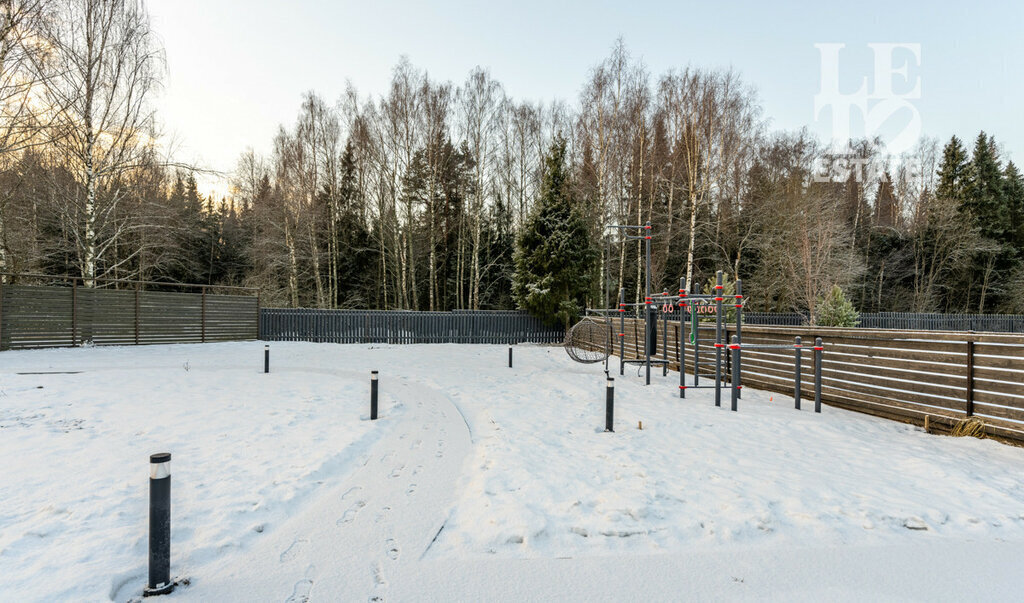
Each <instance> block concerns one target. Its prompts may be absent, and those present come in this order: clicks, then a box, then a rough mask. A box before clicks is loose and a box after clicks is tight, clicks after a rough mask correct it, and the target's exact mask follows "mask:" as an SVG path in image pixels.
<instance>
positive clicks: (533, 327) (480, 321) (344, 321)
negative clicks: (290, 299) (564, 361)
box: [260, 308, 565, 344]
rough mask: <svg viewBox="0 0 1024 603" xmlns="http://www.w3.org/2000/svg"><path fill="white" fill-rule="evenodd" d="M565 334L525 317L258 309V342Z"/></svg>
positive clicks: (535, 338)
mask: <svg viewBox="0 0 1024 603" xmlns="http://www.w3.org/2000/svg"><path fill="white" fill-rule="evenodd" d="M564 338H565V332H564V331H562V330H561V329H553V328H551V327H549V326H547V325H545V324H544V323H543V322H541V321H540V320H538V319H536V318H534V317H532V316H530V315H529V314H527V313H525V312H516V311H505V310H497V311H487V310H483V311H453V312H411V311H395V310H390V311H385V310H316V309H310V308H262V309H261V310H260V339H262V340H265V341H313V342H324V343H392V344H403V343H490V344H511V343H561V342H562V340H563V339H564Z"/></svg>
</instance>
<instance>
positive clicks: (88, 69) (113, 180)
mask: <svg viewBox="0 0 1024 603" xmlns="http://www.w3.org/2000/svg"><path fill="white" fill-rule="evenodd" d="M43 31H44V33H45V37H46V42H47V44H48V45H49V47H50V51H51V53H52V56H53V63H54V72H53V74H52V75H50V76H49V77H47V78H46V79H45V80H43V86H42V90H41V93H42V97H43V101H44V103H45V105H46V106H47V107H48V108H49V109H50V110H51V111H53V114H52V115H50V116H48V117H49V119H50V122H51V127H52V130H53V136H52V137H53V140H54V149H55V151H56V152H57V153H58V154H59V155H60V157H61V158H62V160H63V161H66V162H67V165H68V168H69V170H70V171H71V173H72V174H73V175H74V179H75V184H76V187H75V189H74V190H67V191H64V194H63V198H62V199H61V204H62V207H63V210H64V212H65V213H66V216H67V219H68V221H69V223H71V224H73V225H74V227H73V229H72V234H73V237H74V247H75V251H76V256H77V260H76V261H77V264H78V266H79V269H80V271H81V274H82V276H83V277H84V281H85V283H86V284H87V285H88V286H92V285H93V283H94V279H95V278H96V277H99V276H102V275H103V274H105V273H107V272H110V271H113V270H115V269H116V268H117V265H118V264H119V263H121V262H125V261H128V260H129V259H131V254H127V255H125V256H123V257H121V258H119V259H118V260H117V262H116V263H110V262H106V261H105V260H106V259H107V255H108V253H109V252H110V251H111V249H113V248H114V246H115V245H116V244H117V243H118V241H119V240H120V239H121V238H122V237H123V236H125V234H126V233H127V232H128V229H129V228H130V226H131V225H130V223H129V222H128V221H126V220H118V219H117V217H118V215H119V204H120V203H121V202H122V200H123V199H124V198H125V197H126V195H127V191H126V190H125V189H124V188H123V187H120V186H117V183H118V182H119V178H120V177H121V176H122V175H123V174H124V173H125V172H126V171H129V170H132V169H136V168H137V167H138V166H140V165H141V163H142V160H143V156H144V155H145V153H146V152H147V148H148V147H149V144H150V141H151V139H152V125H153V113H152V111H151V110H150V108H149V105H148V99H149V96H150V94H151V93H152V91H153V90H154V88H155V87H156V86H157V83H158V77H157V76H158V69H159V68H160V66H161V64H162V52H161V50H160V49H159V47H158V45H157V43H156V40H155V39H154V37H153V35H152V32H151V31H150V26H149V16H148V14H147V13H146V11H145V9H144V8H143V6H142V5H141V3H139V2H136V1H133V0H63V2H61V4H60V5H59V8H58V10H57V12H56V16H55V18H54V20H53V21H52V22H50V23H47V25H46V27H45V28H44V30H43Z"/></svg>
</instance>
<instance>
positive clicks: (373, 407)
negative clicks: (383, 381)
mask: <svg viewBox="0 0 1024 603" xmlns="http://www.w3.org/2000/svg"><path fill="white" fill-rule="evenodd" d="M370 420H371V421H376V420H377V371H370Z"/></svg>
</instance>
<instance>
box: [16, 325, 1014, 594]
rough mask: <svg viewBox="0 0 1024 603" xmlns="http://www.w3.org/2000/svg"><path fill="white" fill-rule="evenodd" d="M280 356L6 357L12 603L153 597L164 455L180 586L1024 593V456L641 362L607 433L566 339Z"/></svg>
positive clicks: (131, 350) (68, 353) (220, 347)
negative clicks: (151, 511)
mask: <svg viewBox="0 0 1024 603" xmlns="http://www.w3.org/2000/svg"><path fill="white" fill-rule="evenodd" d="M271 350H272V358H271V371H272V372H271V374H269V375H264V374H262V353H263V344H262V343H259V342H251V343H228V344H208V345H180V346H153V347H124V348H86V349H60V350H40V351H26V352H3V353H2V354H0V462H2V468H0V600H4V601H7V600H17V601H26V600H29V601H32V600H40V601H44V600H45V601H54V600H89V601H97V600H107V599H113V600H116V601H125V600H128V599H132V598H135V597H138V596H139V595H140V594H141V589H142V586H143V585H144V582H145V579H146V547H147V533H146V529H147V525H148V524H147V505H148V469H149V468H148V455H149V454H151V453H154V452H162V451H169V452H171V453H172V454H173V455H174V456H173V460H172V462H171V468H172V480H173V486H172V492H173V508H172V520H171V522H172V573H173V574H174V575H176V576H179V577H181V578H187V580H188V582H189V583H188V585H186V586H181V587H179V588H178V589H177V590H176V591H175V592H174V593H173V594H172V595H170V596H169V598H168V600H172V599H173V600H181V601H192V600H195V601H225V600H238V601H253V600H259V601H274V600H277V601H286V600H287V601H304V600H314V601H318V600H319V601H365V600H393V601H412V600H415V601H422V600H437V601H452V600H467V601H468V600H473V601H479V600H508V601H523V600H553V601H554V600H557V601H565V600H580V601H593V600H680V599H687V600H688V599H702V600H721V599H777V600H820V599H827V600H836V599H840V600H842V599H848V600H862V599H865V598H870V599H873V600H878V599H881V600H885V599H900V600H905V599H922V600H924V599H927V600H936V599H939V600H943V599H949V600H952V599H959V600H962V599H966V598H969V599H972V600H973V599H1006V600H1012V599H1018V598H1019V596H1020V593H1021V592H1022V588H1024V572H1021V571H1020V568H1021V561H1020V560H1021V559H1024V480H1022V477H1021V476H1022V474H1024V449H1020V448H1013V447H1009V446H1005V445H1001V444H998V443H995V442H992V441H981V440H975V439H971V438H949V437H940V436H932V435H928V434H926V433H924V432H923V431H921V430H920V429H917V428H914V427H910V426H906V425H902V424H898V423H893V422H889V421H885V420H882V419H876V418H873V417H869V416H865V415H859V414H856V413H849V412H844V411H841V410H837V409H833V408H829V407H826V408H825V409H824V411H823V412H822V414H820V415H815V414H814V413H813V412H809V411H807V410H804V411H796V410H793V408H792V399H790V398H787V397H784V396H779V395H770V394H768V393H764V392H758V391H754V390H746V391H744V396H743V399H742V400H741V401H740V410H739V412H738V413H732V412H730V411H729V410H727V408H715V407H714V405H713V397H712V396H713V394H712V392H711V391H710V390H701V391H699V392H698V391H694V390H691V391H690V392H688V394H687V395H688V398H687V399H686V400H680V399H679V398H678V397H677V396H678V390H677V388H676V383H677V382H678V377H677V376H674V375H673V374H672V373H670V374H669V377H667V378H663V377H661V375H660V371H655V372H654V376H653V378H652V384H651V386H649V387H644V386H643V380H642V378H639V377H638V376H637V371H636V367H627V369H626V375H625V376H624V377H619V376H618V375H617V374H614V373H613V375H614V376H615V377H616V432H615V433H605V432H604V431H603V426H604V387H605V382H604V374H603V371H602V369H603V367H602V366H601V365H579V364H575V363H573V362H572V361H570V360H569V359H568V358H567V357H566V356H565V354H564V352H563V351H562V350H561V349H560V348H557V347H543V346H518V347H517V348H516V352H515V368H512V369H509V368H508V367H507V366H506V363H507V351H506V350H507V349H506V348H505V347H503V346H458V345H433V346H412V345H410V346H366V345H349V346H344V345H332V344H308V343H274V344H272V345H271ZM613 364H614V362H613ZM616 366H617V365H616ZM371 369H378V370H380V383H381V418H380V420H379V421H377V422H370V421H369V420H368V418H369V417H368V415H369V371H370V370H371ZM615 372H616V373H617V371H615ZM19 373H36V374H19ZM40 373H45V374H40ZM724 393H725V395H724V396H723V399H724V402H725V404H726V406H727V405H728V392H727V391H726V392H724ZM807 406H808V405H806V404H805V408H807ZM640 421H642V422H643V429H642V430H640V429H638V428H637V427H638V423H639V422H640Z"/></svg>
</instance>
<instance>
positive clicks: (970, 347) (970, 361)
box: [966, 341, 974, 417]
mask: <svg viewBox="0 0 1024 603" xmlns="http://www.w3.org/2000/svg"><path fill="white" fill-rule="evenodd" d="M966 411H967V416H968V417H972V416H974V342H973V341H968V342H967V409H966Z"/></svg>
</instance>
